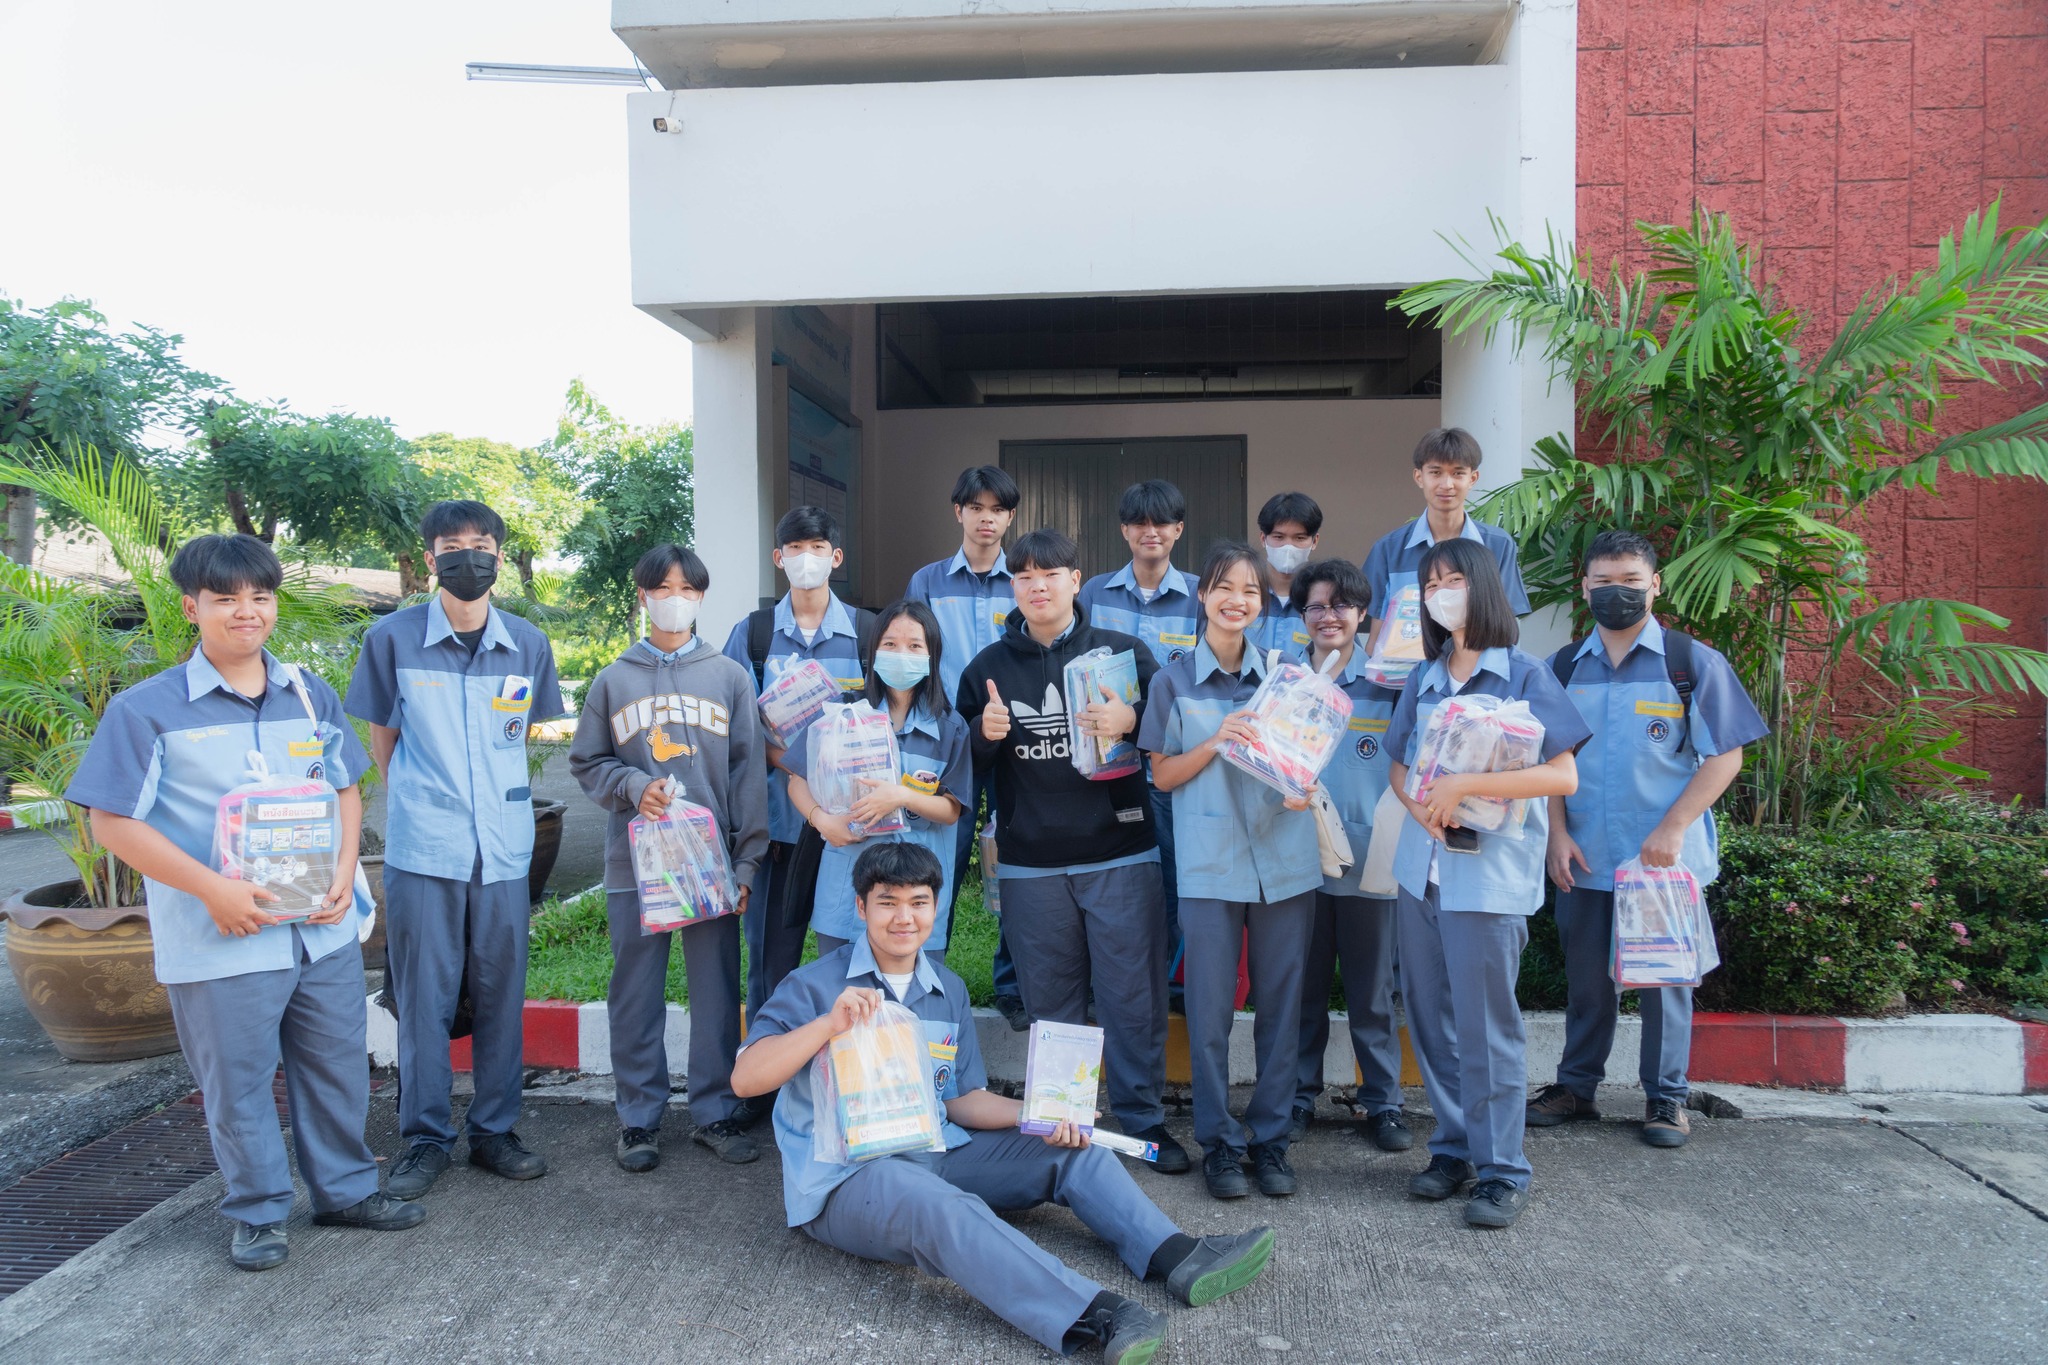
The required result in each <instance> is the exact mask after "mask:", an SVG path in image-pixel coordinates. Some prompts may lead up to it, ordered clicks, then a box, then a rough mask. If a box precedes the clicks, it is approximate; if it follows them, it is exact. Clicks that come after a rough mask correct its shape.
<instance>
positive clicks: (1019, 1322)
mask: <svg viewBox="0 0 2048 1365" xmlns="http://www.w3.org/2000/svg"><path fill="white" fill-rule="evenodd" d="M1048 1203H1050V1204H1058V1205H1060V1206H1062V1207H1064V1208H1068V1209H1071V1210H1073V1212H1074V1216H1075V1217H1077V1218H1079V1219H1080V1220H1081V1221H1082V1222H1083V1223H1085V1224H1087V1226H1088V1229H1089V1231H1091V1232H1093V1233H1094V1234H1095V1235H1096V1236H1097V1237H1100V1238H1101V1239H1102V1240H1103V1241H1105V1242H1107V1243H1109V1245H1110V1246H1111V1247H1113V1248H1115V1250H1116V1254H1117V1256H1118V1257H1119V1258H1121V1259H1122V1261H1123V1263H1124V1264H1125V1265H1126V1266H1128V1267H1129V1268H1130V1272H1131V1273H1132V1274H1133V1275H1136V1276H1138V1277H1139V1278H1140V1279H1143V1278H1144V1275H1145V1268H1146V1266H1147V1265H1148V1264H1150V1262H1151V1260H1152V1253H1153V1252H1155V1251H1157V1250H1159V1248H1160V1247H1161V1246H1163V1245H1165V1243H1166V1239H1167V1238H1168V1237H1171V1236H1173V1235H1174V1234H1175V1233H1176V1232H1179V1231H1180V1229H1179V1228H1177V1227H1175V1226H1174V1225H1173V1223H1172V1221H1171V1220H1170V1219H1168V1218H1167V1216H1166V1215H1165V1214H1163V1213H1161V1212H1160V1211H1159V1208H1158V1206H1157V1205H1155V1204H1154V1203H1153V1202H1152V1201H1151V1200H1150V1199H1148V1198H1146V1197H1145V1193H1144V1191H1142V1190H1140V1189H1139V1188H1138V1185H1137V1182H1136V1181H1134V1180H1132V1179H1131V1175H1130V1172H1129V1171H1126V1170H1125V1169H1124V1168H1123V1163H1122V1162H1121V1161H1119V1160H1118V1159H1117V1158H1116V1157H1115V1156H1114V1155H1113V1154H1111V1153H1110V1151H1109V1150H1108V1149H1107V1148H1104V1147H1080V1148H1061V1147H1053V1146H1050V1145H1048V1144H1047V1143H1046V1141H1045V1139H1043V1138H1039V1137H1032V1136H1031V1135H1029V1134H1026V1133H1019V1132H1017V1131H1015V1130H1014V1129H1012V1130H1008V1131H1003V1132H981V1133H976V1134H975V1135H974V1140H973V1141H972V1142H969V1143H968V1144H967V1145H966V1146H964V1147H955V1148H954V1149H953V1150H952V1151H950V1152H946V1153H944V1154H940V1153H936V1152H934V1153H930V1154H920V1155H918V1156H915V1157H883V1158H882V1159H881V1160H879V1161H871V1162H869V1163H868V1164H867V1165H865V1166H863V1167H861V1168H860V1169H859V1170H858V1171H856V1172H855V1173H854V1174H853V1175H852V1176H851V1177H849V1178H848V1179H847V1181H846V1182H845V1183H844V1184H842V1185H841V1186H840V1187H839V1188H838V1189H836V1190H834V1191H832V1195H831V1197H830V1198H829V1199H827V1200H826V1201H825V1210H824V1212H822V1213H820V1214H819V1215H818V1216H817V1217H816V1218H813V1219H812V1220H811V1221H810V1222H808V1223H806V1224H804V1231H805V1232H808V1233H809V1234H810V1235H811V1236H813V1237H815V1238H817V1239H818V1240H819V1241H821V1242H823V1243H824V1244H825V1245H826V1246H829V1247H837V1248H838V1249H839V1250H841V1251H844V1252H848V1253H850V1254H852V1255H855V1256H860V1257H864V1258H866V1259H867V1260H870V1261H889V1262H893V1263H894V1264H896V1265H914V1266H916V1267H917V1268H918V1269H920V1270H922V1271H924V1272H925V1273H926V1274H927V1275H943V1276H945V1277H946V1278H947V1279H949V1280H951V1281H953V1283H955V1284H957V1285H959V1286H960V1287H961V1288H962V1289H964V1290H966V1291H967V1292H968V1293H969V1294H972V1295H973V1296H974V1297H975V1298H976V1299H978V1300H980V1301H981V1303H982V1304H983V1305H984V1306H985V1307H986V1308H987V1309H988V1310H989V1311H990V1312H992V1313H994V1314H995V1315H996V1316H997V1317H999V1318H1001V1319H1002V1320H1003V1321H1005V1322H1007V1323H1009V1324H1010V1325H1011V1326H1013V1327H1015V1328H1016V1329H1017V1330H1019V1331H1021V1332H1024V1333H1026V1334H1028V1335H1029V1336H1031V1337H1033V1338H1035V1339H1036V1340H1037V1341H1038V1342H1040V1343H1041V1344H1042V1345H1044V1346H1047V1347H1049V1348H1051V1349H1052V1350H1055V1351H1057V1350H1059V1349H1060V1341H1061V1338H1063V1337H1064V1336H1065V1335H1066V1333H1067V1329H1068V1328H1070V1327H1072V1326H1073V1325H1074V1324H1075V1323H1076V1322H1077V1321H1079V1319H1080V1317H1081V1314H1082V1313H1083V1312H1084V1311H1086V1309H1087V1307H1088V1305H1089V1304H1090V1303H1092V1302H1093V1301H1094V1299H1095V1296H1096V1295H1097V1294H1099V1293H1101V1292H1102V1286H1101V1285H1099V1284H1097V1283H1095V1282H1094V1281H1093V1280H1091V1279H1089V1278H1088V1277H1086V1276H1085V1275H1077V1274H1075V1273H1074V1272H1073V1271H1072V1270H1069V1269H1068V1268H1067V1267H1066V1265H1065V1264H1063V1263H1062V1262H1061V1261H1060V1259H1059V1258H1058V1257H1056V1256H1054V1255H1052V1254H1051V1253H1050V1252H1048V1251H1045V1250H1044V1249H1043V1248H1041V1247H1040V1246H1039V1245H1038V1244H1037V1243H1036V1242H1034V1241H1032V1240H1031V1239H1030V1238H1029V1237H1026V1236H1025V1235H1024V1234H1023V1233H1021V1232H1019V1231H1018V1230H1017V1229H1016V1228H1013V1227H1011V1226H1010V1225H1009V1224H1008V1223H1005V1222H1004V1221H1003V1220H1002V1219H1000V1218H998V1217H996V1214H997V1213H1013V1212H1017V1211H1019V1210H1022V1209H1029V1208H1036V1207H1037V1206H1038V1205H1040V1204H1048Z"/></svg>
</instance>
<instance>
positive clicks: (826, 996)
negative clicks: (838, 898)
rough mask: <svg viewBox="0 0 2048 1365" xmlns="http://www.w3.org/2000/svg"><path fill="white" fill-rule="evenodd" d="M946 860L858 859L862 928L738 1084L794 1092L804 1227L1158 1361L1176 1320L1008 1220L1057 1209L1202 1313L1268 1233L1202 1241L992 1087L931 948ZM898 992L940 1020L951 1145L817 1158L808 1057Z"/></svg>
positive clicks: (788, 1111)
mask: <svg viewBox="0 0 2048 1365" xmlns="http://www.w3.org/2000/svg"><path fill="white" fill-rule="evenodd" d="M944 882H945V877H944V874H943V872H942V871H941V869H940V867H939V860H938V859H937V858H936V857H935V856H933V854H932V852H931V851H930V850H929V849H927V848H924V847H922V846H920V845H917V844H906V843H885V844H873V845H870V846H869V847H868V848H866V849H864V850H862V852H861V855H860V858H859V860H858V861H857V862H856V863H855V864H854V869H853V887H854V894H855V896H856V897H857V901H856V904H857V906H858V908H859V912H860V916H861V921H862V926H863V929H864V931H865V932H864V934H863V936H862V937H860V938H857V939H855V940H854V941H853V942H852V943H849V944H847V945H846V946H845V947H842V948H839V949H837V950H835V951H833V952H831V953H828V954H827V955H825V956H824V957H821V958H819V959H818V960H817V961H816V962H813V963H811V964H810V965H808V966H805V967H801V968H798V969H797V970H796V971H794V972H792V973H791V974H790V975H789V976H787V977H785V978H784V979H783V982H782V985H781V987H780V988H779V989H778V990H777V991H776V992H775V995H774V997H773V998H772V999H770V1000H769V1002H768V1005H767V1008H765V1009H763V1010H762V1011H761V1013H760V1014H759V1015H757V1016H756V1017H755V1018H754V1019H753V1020H752V1021H751V1025H750V1028H749V1032H748V1038H747V1045H746V1047H745V1048H743V1049H741V1051H740V1056H739V1064H738V1065H737V1066H736V1067H735V1068H734V1069H733V1088H734V1089H735V1090H737V1091H738V1092H739V1093H740V1094H742V1095H765V1094H767V1093H769V1092H770V1091H773V1090H775V1089H776V1088H777V1087H778V1086H779V1087H781V1090H782V1093H781V1095H780V1097H779V1098H778V1099H777V1101H776V1105H775V1142H776V1146H777V1147H779V1148H780V1149H781V1151H782V1201H783V1207H784V1211H785V1213H786V1215H787V1217H788V1219H789V1225H790V1226H791V1227H800V1228H802V1229H803V1230H804V1231H805V1232H807V1233H809V1234H810V1235H811V1236H812V1237H814V1238H816V1239H817V1240H818V1241H820V1242H823V1243H824V1244H825V1245H827V1246H831V1247H837V1248H839V1249H840V1250H841V1251H845V1252H849V1253H851V1254H853V1255H856V1256H861V1257H864V1258H866V1259H869V1260H879V1261H890V1262H893V1263H895V1264H898V1265H915V1266H918V1267H919V1268H921V1269H923V1270H925V1271H926V1272H928V1273H930V1274H935V1275H943V1276H945V1277H947V1278H948V1279H950V1280H952V1281H953V1282H954V1283H956V1284H958V1285H959V1286H960V1287H961V1288H962V1289H965V1290H966V1291H967V1292H968V1293H970V1294H972V1295H973V1296H974V1297H975V1298H977V1299H979V1300H980V1301H981V1302H982V1303H983V1304H984V1305H986V1306H987V1307H988V1308H989V1310H990V1311H991V1312H993V1313H995V1314H996V1315H997V1316H999V1317H1001V1318H1002V1319H1003V1320H1004V1321H1006V1322H1009V1323H1010V1324H1011V1325H1013V1326H1015V1327H1016V1328H1018V1329H1019V1330H1020V1331H1023V1332H1026V1333H1028V1334H1029V1335H1030V1336H1032V1337H1033V1338H1035V1339H1036V1340H1038V1341H1039V1342H1041V1343H1042V1344H1044V1345H1045V1346H1047V1347H1048V1348H1050V1349H1052V1350H1055V1351H1061V1352H1070V1351H1073V1350H1077V1349H1078V1348H1079V1347H1081V1346H1082V1345H1084V1344H1087V1343H1089V1342H1099V1343H1101V1345H1102V1348H1103V1357H1104V1359H1105V1360H1109V1361H1117V1362H1138V1361H1148V1360H1152V1359H1153V1358H1155V1356H1156V1355H1157V1354H1158V1351H1159V1349H1160V1346H1161V1344H1162V1343H1163V1342H1164V1340H1165V1335H1166V1318H1165V1317H1164V1316H1163V1315H1162V1314H1158V1313H1154V1312H1152V1311H1151V1310H1150V1309H1148V1308H1146V1307H1145V1306H1144V1305H1143V1304H1141V1303H1139V1302H1137V1301H1136V1300H1135V1299H1130V1298H1126V1297H1124V1296H1123V1295H1120V1294H1115V1293H1111V1292H1110V1291H1108V1290H1106V1289H1104V1288H1103V1287H1102V1286H1101V1285H1099V1284H1096V1283H1095V1282H1094V1281H1092V1280H1089V1279H1087V1278H1085V1277H1083V1276H1081V1275H1078V1274H1076V1273H1075V1272H1074V1271H1072V1270H1070V1269H1068V1268H1067V1267H1066V1266H1065V1265H1064V1264H1062V1263H1061V1262H1060V1261H1059V1260H1058V1259H1057V1258H1056V1257H1054V1256H1052V1255H1050V1254H1049V1253H1047V1252H1045V1251H1044V1250H1042V1249H1040V1248H1039V1246H1038V1245H1037V1244H1036V1243H1034V1242H1033V1241H1031V1239H1030V1238H1028V1237H1026V1236H1025V1235H1024V1234H1023V1233H1021V1232H1019V1231H1018V1230H1017V1229H1016V1228H1014V1227H1012V1226H1011V1225H1010V1224H1008V1223H1006V1222H1004V1221H1003V1220H1002V1219H1001V1218H999V1217H997V1216H996V1215H997V1214H998V1213H999V1212H1010V1211H1015V1210H1020V1209H1028V1208H1034V1207H1036V1206H1037V1205H1039V1204H1044V1203H1048V1202H1050V1203H1056V1204H1061V1205H1064V1206H1065V1207H1067V1208H1069V1209H1072V1210H1073V1212H1074V1214H1075V1216H1076V1217H1078V1218H1079V1219H1081V1221H1082V1222H1084V1223H1086V1224H1087V1225H1088V1227H1089V1228H1090V1229H1092V1230H1093V1231H1094V1232H1095V1233H1096V1235H1097V1236H1099V1237H1101V1238H1102V1239H1103V1240H1104V1241H1106V1242H1108V1243H1109V1244H1110V1245H1111V1246H1113V1247H1115V1248H1116V1251H1117V1254H1118V1256H1119V1257H1121V1258H1122V1260H1123V1263H1124V1264H1125V1265H1126V1266H1128V1267H1129V1268H1130V1271H1131V1273H1132V1274H1134V1275H1138V1276H1140V1277H1144V1276H1152V1275H1157V1276H1159V1277H1161V1278H1162V1279H1164V1280H1165V1281H1166V1287H1167V1289H1168V1290H1169V1291H1170V1292H1171V1293H1172V1294H1173V1295H1174V1297H1175V1298H1177V1299H1179V1300H1180V1301H1181V1302H1183V1303H1185V1304H1188V1305H1189V1306H1191V1307H1197V1306H1200V1305H1201V1304H1205V1303H1208V1302H1209V1301H1210V1300H1212V1299H1215V1298H1218V1297H1220V1296H1222V1295H1224V1294H1228V1293H1230V1292H1232V1291H1233V1290H1236V1289H1241V1288H1243V1287H1244V1286H1245V1285H1247V1284H1250V1283H1251V1282H1252V1281H1253V1280H1254V1279H1256V1278H1257V1277H1258V1276H1259V1274H1260V1272H1261V1271H1263V1270H1264V1269H1265V1266H1266V1262H1267V1261H1268V1260H1269V1259H1270V1258H1271V1256H1272V1252H1273V1233H1272V1230H1271V1229H1270V1228H1254V1229H1252V1230H1251V1231H1249V1232H1242V1233H1238V1234H1236V1235H1234V1236H1218V1237H1203V1238H1200V1239H1197V1238H1194V1237H1190V1236H1188V1235H1186V1234H1185V1233H1183V1232H1181V1231H1180V1229H1178V1228H1176V1227H1175V1226H1174V1225H1173V1223H1172V1222H1171V1221H1170V1220H1168V1218H1167V1217H1166V1215H1165V1214H1163V1213H1161V1212H1160V1211H1159V1209H1158V1208H1157V1207H1156V1206H1155V1205H1154V1204H1153V1203H1152V1201H1151V1200H1150V1199H1147V1198H1146V1197H1145V1195H1144V1193H1143V1192H1142V1191H1140V1190H1139V1189H1138V1186H1137V1184H1136V1182H1135V1181H1133V1180H1132V1179H1131V1177H1130V1174H1129V1173H1128V1172H1126V1171H1125V1170H1124V1168H1123V1164H1122V1163H1121V1162H1119V1161H1118V1160H1117V1159H1116V1158H1115V1157H1114V1156H1112V1155H1110V1154H1109V1153H1108V1152H1106V1151H1104V1150H1102V1149H1101V1148H1098V1147H1092V1146H1090V1145H1089V1144H1088V1140H1087V1138H1086V1137H1085V1136H1083V1135H1082V1133H1081V1132H1080V1131H1079V1130H1078V1129H1076V1128H1074V1127H1072V1126H1071V1125H1061V1127H1060V1128H1058V1129H1057V1130H1055V1131H1054V1132H1053V1133H1051V1134H1049V1135H1047V1136H1045V1137H1043V1138H1039V1137H1032V1136H1029V1135H1027V1134H1024V1133H1021V1132H1018V1131H1017V1123H1018V1120H1019V1118H1020V1117H1021V1115H1022V1112H1023V1106H1022V1105H1021V1104H1019V1103H1018V1102H1017V1101H1015V1100H1008V1099H1004V1098H1002V1097H1001V1096H1000V1095H995V1094H991V1093H990V1092H989V1090H988V1089H987V1085H988V1076H987V1073H986V1072H985V1071H984V1070H983V1069H982V1061H981V1049H980V1046H979V1044H978V1043H977V1041H976V1038H975V1032H974V1016H973V1012H972V1010H971V1009H970V1008H969V1006H968V1000H967V987H966V986H965V984H963V983H962V982H961V980H960V978H959V977H958V976H956V975H954V974H953V972H952V971H950V970H949V969H947V968H946V967H944V966H942V965H940V964H939V963H937V962H935V961H933V960H932V958H931V957H930V956H929V955H927V954H926V953H925V952H924V951H923V949H924V942H925V939H926V937H927V936H928V935H929V934H930V933H931V928H932V916H933V914H934V912H935V909H936V907H937V904H938V893H939V888H940V887H941V886H942V885H944ZM884 1000H893V1001H895V1002H897V1003H899V1004H901V1005H903V1006H904V1007H905V1008H907V1009H909V1010H910V1012H911V1013H913V1014H915V1015H917V1016H918V1018H919V1019H920V1020H922V1021H923V1022H924V1028H925V1035H926V1038H927V1040H928V1043H929V1045H930V1047H931V1049H932V1052H933V1055H934V1056H935V1057H938V1056H942V1055H943V1056H949V1057H951V1059H952V1065H951V1067H950V1068H949V1069H942V1070H940V1071H939V1073H938V1086H939V1098H940V1099H941V1100H942V1101H943V1103H944V1107H945V1112H946V1119H947V1122H946V1125H945V1130H944V1131H945V1141H946V1151H944V1152H943V1153H939V1152H927V1153H918V1154H915V1155H898V1156H888V1157H881V1158H878V1159H876V1160H873V1161H869V1162H866V1163H864V1164H851V1165H841V1164H837V1163H832V1162H826V1161H822V1160H819V1159H817V1158H816V1157H814V1156H813V1155H812V1135H813V1132H814V1130H815V1125H816V1122H817V1116H816V1113H815V1110H814V1107H813V1097H812V1094H811V1078H810V1065H811V1059H812V1058H813V1057H815V1056H816V1055H817V1054H818V1052H819V1051H820V1049H822V1048H824V1047H825V1046H826V1045H827V1044H828V1043H830V1042H831V1041H832V1039H834V1038H836V1037H838V1036H839V1035H840V1034H843V1033H846V1032H847V1031H849V1030H850V1029H852V1028H853V1027H854V1025H856V1024H858V1023H860V1022H862V1021H864V1020H866V1019H868V1018H870V1017H871V1016H872V1015H873V1013H874V1011H875V1009H876V1008H877V1007H878V1006H879V1005H880V1004H881V1003H882V1002H883V1001H884Z"/></svg>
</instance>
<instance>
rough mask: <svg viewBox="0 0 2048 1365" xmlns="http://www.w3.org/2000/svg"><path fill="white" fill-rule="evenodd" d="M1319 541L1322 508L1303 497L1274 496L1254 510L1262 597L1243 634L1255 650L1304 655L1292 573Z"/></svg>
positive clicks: (1304, 637) (1303, 635)
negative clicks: (1262, 568) (1261, 567)
mask: <svg viewBox="0 0 2048 1365" xmlns="http://www.w3.org/2000/svg"><path fill="white" fill-rule="evenodd" d="M1322 540H1323V509H1322V508H1321V507H1320V506H1318V505H1317V503H1316V500H1315V499H1314V498H1312V497H1310V496H1309V495H1308V494H1306V493H1275V494H1274V495H1273V496H1272V497H1270V498H1268V499H1266V505H1265V506H1264V507H1261V508H1260V509H1259V548H1260V550H1261V551H1263V552H1264V554H1265V560H1266V562H1265V575H1264V576H1265V588H1266V592H1265V596H1264V597H1263V599H1262V600H1261V601H1260V604H1259V615H1258V619H1257V620H1256V621H1255V622H1254V623H1253V624H1252V626H1251V629H1250V633H1249V634H1247V635H1246V636H1245V638H1246V639H1247V640H1249V641H1250V642H1251V644H1252V646H1253V647H1254V648H1256V649H1258V650H1259V651H1261V652H1262V653H1263V652H1266V651H1270V650H1275V649H1277V650H1279V651H1280V653H1281V655H1282V656H1283V657H1287V658H1294V659H1299V658H1301V657H1302V656H1303V655H1305V654H1307V653H1308V628H1307V627H1306V626H1305V625H1303V624H1302V620H1301V613H1300V612H1298V611H1296V610H1295V608H1294V602H1293V598H1292V589H1293V584H1294V573H1295V570H1297V569H1299V568H1300V567H1301V566H1302V565H1304V564H1306V563H1308V562H1309V561H1310V560H1311V559H1314V558H1315V556H1316V546H1318V545H1320V544H1321V543H1322Z"/></svg>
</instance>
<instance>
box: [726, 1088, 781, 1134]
mask: <svg viewBox="0 0 2048 1365" xmlns="http://www.w3.org/2000/svg"><path fill="white" fill-rule="evenodd" d="M774 1112H775V1096H774V1094H773V1093H772V1092H771V1093H769V1094H766V1095H749V1096H747V1097H746V1098H745V1099H743V1100H740V1101H738V1102H737V1103H735V1104H734V1105H733V1107H732V1112H731V1113H730V1114H727V1115H726V1116H725V1121H726V1122H727V1123H730V1124H731V1125H732V1126H733V1127H735V1128H737V1129H739V1130H740V1131H741V1132H743V1133H744V1132H746V1131H747V1130H748V1129H749V1128H752V1127H753V1126H754V1125H755V1124H757V1123H759V1122H760V1121H761V1120H762V1119H765V1118H767V1117H768V1116H769V1115H770V1114H772V1113H774Z"/></svg>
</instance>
